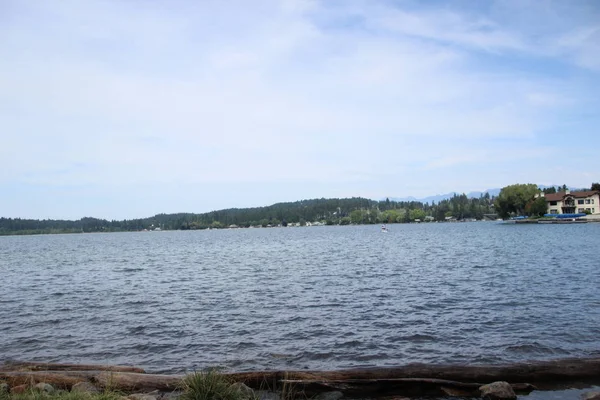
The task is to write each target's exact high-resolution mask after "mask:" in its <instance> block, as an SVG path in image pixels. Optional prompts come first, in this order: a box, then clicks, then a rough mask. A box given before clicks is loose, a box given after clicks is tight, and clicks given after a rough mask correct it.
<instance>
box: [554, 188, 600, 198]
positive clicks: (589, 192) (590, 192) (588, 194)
mask: <svg viewBox="0 0 600 400" xmlns="http://www.w3.org/2000/svg"><path fill="white" fill-rule="evenodd" d="M595 194H600V191H598V190H583V191H581V192H571V193H566V192H558V193H550V194H547V195H545V196H544V197H546V200H547V201H562V200H563V199H564V198H565V196H573V197H575V198H576V199H577V198H585V197H591V196H593V195H595Z"/></svg>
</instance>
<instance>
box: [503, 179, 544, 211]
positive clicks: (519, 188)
mask: <svg viewBox="0 0 600 400" xmlns="http://www.w3.org/2000/svg"><path fill="white" fill-rule="evenodd" d="M539 191H540V190H539V189H538V186H537V185H534V184H533V183H528V184H516V185H509V186H506V187H503V188H502V190H501V191H500V194H498V197H497V198H496V201H495V203H494V205H495V207H496V211H497V212H498V215H500V217H502V218H507V217H509V216H510V215H511V214H517V215H523V214H525V207H526V206H527V204H529V203H530V202H531V201H533V200H534V198H535V196H536V194H538V193H539Z"/></svg>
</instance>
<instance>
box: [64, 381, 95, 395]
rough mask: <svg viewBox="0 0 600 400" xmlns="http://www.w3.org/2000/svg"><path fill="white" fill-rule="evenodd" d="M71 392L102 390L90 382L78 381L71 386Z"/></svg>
mask: <svg viewBox="0 0 600 400" xmlns="http://www.w3.org/2000/svg"><path fill="white" fill-rule="evenodd" d="M71 392H80V393H99V392H100V390H98V388H97V387H96V386H94V385H93V384H92V383H90V382H78V383H76V384H74V385H73V386H72V387H71Z"/></svg>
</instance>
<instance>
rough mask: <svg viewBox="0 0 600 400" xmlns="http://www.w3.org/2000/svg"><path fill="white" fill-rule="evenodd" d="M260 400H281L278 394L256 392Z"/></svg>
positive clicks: (262, 391) (264, 391)
mask: <svg viewBox="0 0 600 400" xmlns="http://www.w3.org/2000/svg"><path fill="white" fill-rule="evenodd" d="M256 396H257V397H258V399H259V400H281V398H280V397H279V395H278V394H277V393H273V392H269V391H268V390H259V391H258V392H256Z"/></svg>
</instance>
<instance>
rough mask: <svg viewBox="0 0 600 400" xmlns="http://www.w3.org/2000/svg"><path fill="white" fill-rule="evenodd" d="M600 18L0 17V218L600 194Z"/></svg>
mask: <svg viewBox="0 0 600 400" xmlns="http://www.w3.org/2000/svg"><path fill="white" fill-rule="evenodd" d="M599 127H600V2H598V1H596V0H589V1H577V0H575V1H562V0H559V1H550V0H531V1H528V0H499V1H491V0H490V1H471V0H469V1H460V0H457V1H452V2H447V1H403V0H323V1H318V0H280V1H278V0H253V1H247V0H228V1H223V0H214V1H213V0H198V1H191V0H187V1H185V0H168V1H167V0H143V1H142V0H86V1H81V0H56V1H43V0H0V160H1V166H2V168H1V169H0V216H4V217H26V218H70V219H73V218H80V217H83V216H96V217H101V218H108V219H111V218H115V219H122V218H134V217H146V216H151V215H154V214H156V213H160V212H166V213H170V212H184V211H185V212H204V211H210V210H213V209H220V208H228V207H246V206H260V205H268V204H272V203H275V202H279V201H295V200H300V199H307V198H315V197H351V196H364V197H369V198H374V199H379V198H385V197H386V196H390V197H404V196H416V197H421V196H427V195H434V194H438V193H445V192H450V191H459V192H462V191H465V192H469V191H472V190H483V189H487V188H494V187H502V186H505V185H508V184H512V183H529V182H531V183H538V184H563V183H566V184H568V185H573V186H580V187H587V186H589V185H590V184H591V182H596V181H599V180H600V162H599V160H600V156H599V154H600V152H599V149H600V132H599V130H600V128H599Z"/></svg>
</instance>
